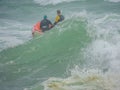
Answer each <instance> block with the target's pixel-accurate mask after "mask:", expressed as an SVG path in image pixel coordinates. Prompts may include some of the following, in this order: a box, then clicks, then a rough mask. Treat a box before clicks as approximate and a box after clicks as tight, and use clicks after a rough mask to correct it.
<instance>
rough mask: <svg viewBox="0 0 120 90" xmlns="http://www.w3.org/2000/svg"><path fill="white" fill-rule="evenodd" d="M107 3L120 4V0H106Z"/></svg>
mask: <svg viewBox="0 0 120 90" xmlns="http://www.w3.org/2000/svg"><path fill="white" fill-rule="evenodd" d="M105 1H109V2H115V3H117V2H120V0H105Z"/></svg>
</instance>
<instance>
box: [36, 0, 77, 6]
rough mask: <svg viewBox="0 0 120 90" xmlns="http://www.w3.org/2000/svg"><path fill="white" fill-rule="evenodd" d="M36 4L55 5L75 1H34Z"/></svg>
mask: <svg viewBox="0 0 120 90" xmlns="http://www.w3.org/2000/svg"><path fill="white" fill-rule="evenodd" d="M34 1H35V2H36V3H39V4H40V5H49V4H52V5H56V4H59V3H63V2H72V1H77V0H34Z"/></svg>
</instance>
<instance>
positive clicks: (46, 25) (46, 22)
mask: <svg viewBox="0 0 120 90" xmlns="http://www.w3.org/2000/svg"><path fill="white" fill-rule="evenodd" d="M49 25H52V23H51V21H50V20H48V19H43V20H42V21H41V24H40V28H41V30H42V32H44V31H47V30H49V29H50V28H49Z"/></svg>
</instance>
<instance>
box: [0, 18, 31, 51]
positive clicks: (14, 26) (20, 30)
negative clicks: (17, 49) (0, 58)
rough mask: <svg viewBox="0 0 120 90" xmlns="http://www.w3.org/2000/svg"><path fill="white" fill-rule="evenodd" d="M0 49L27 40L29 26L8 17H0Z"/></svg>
mask: <svg viewBox="0 0 120 90" xmlns="http://www.w3.org/2000/svg"><path fill="white" fill-rule="evenodd" d="M0 20H1V22H0V23H1V24H0V43H1V45H0V51H1V50H3V49H6V48H8V47H14V46H16V45H18V44H22V43H23V42H25V41H27V40H29V39H30V38H28V37H29V36H30V35H31V34H30V33H31V31H30V26H29V25H26V24H22V23H20V22H17V21H14V20H8V19H0Z"/></svg>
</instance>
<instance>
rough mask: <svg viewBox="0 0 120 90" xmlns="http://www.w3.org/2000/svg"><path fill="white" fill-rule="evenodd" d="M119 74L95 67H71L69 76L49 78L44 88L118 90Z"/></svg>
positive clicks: (53, 89)
mask: <svg viewBox="0 0 120 90" xmlns="http://www.w3.org/2000/svg"><path fill="white" fill-rule="evenodd" d="M119 80H120V74H118V75H116V74H113V73H107V74H103V73H101V72H100V71H99V70H95V69H83V70H81V69H78V68H77V69H76V68H75V69H73V70H72V72H71V75H70V77H67V78H54V77H53V78H49V79H48V80H47V81H45V82H43V83H42V84H43V86H44V90H119V87H120V84H119V83H118V82H119Z"/></svg>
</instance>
